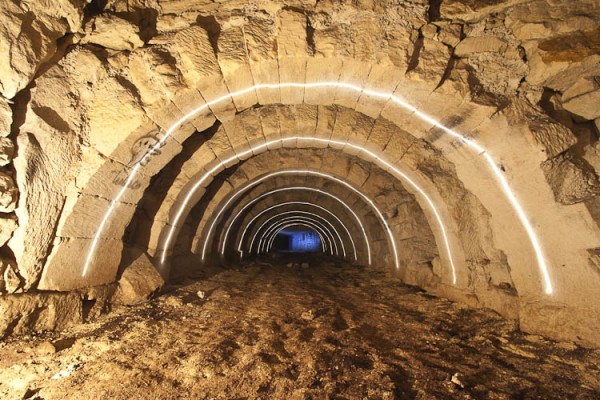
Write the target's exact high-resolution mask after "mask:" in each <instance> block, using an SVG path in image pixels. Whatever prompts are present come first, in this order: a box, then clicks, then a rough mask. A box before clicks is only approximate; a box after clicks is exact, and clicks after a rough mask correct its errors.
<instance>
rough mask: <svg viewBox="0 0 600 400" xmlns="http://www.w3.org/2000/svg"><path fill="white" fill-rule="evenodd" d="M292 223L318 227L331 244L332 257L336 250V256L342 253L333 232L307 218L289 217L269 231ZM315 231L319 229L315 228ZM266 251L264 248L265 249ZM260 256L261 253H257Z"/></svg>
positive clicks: (278, 222)
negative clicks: (310, 224) (303, 223)
mask: <svg viewBox="0 0 600 400" xmlns="http://www.w3.org/2000/svg"><path fill="white" fill-rule="evenodd" d="M292 222H305V223H312V224H314V225H315V226H318V227H319V229H320V232H321V233H322V234H323V236H324V237H325V238H326V239H327V241H328V243H329V249H330V250H331V251H330V252H331V255H333V252H334V250H335V255H339V254H340V252H339V250H338V247H337V244H336V243H335V239H334V238H333V235H332V233H331V232H329V231H326V230H325V228H324V227H323V226H322V225H320V224H319V223H318V222H317V221H315V220H312V219H310V218H307V217H289V218H284V219H283V220H281V221H277V222H276V223H275V224H273V225H272V226H271V227H269V229H271V228H273V230H272V231H270V232H273V231H274V230H277V229H278V228H279V227H280V226H281V225H284V224H287V223H292ZM313 229H317V228H313ZM263 249H264V247H263ZM257 254H260V251H259V252H258V253H257Z"/></svg>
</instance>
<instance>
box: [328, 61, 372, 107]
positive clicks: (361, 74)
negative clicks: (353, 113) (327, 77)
mask: <svg viewBox="0 0 600 400" xmlns="http://www.w3.org/2000/svg"><path fill="white" fill-rule="evenodd" d="M370 71H371V64H369V63H366V62H363V61H357V60H353V59H348V58H344V63H343V65H342V69H341V72H340V79H339V82H340V83H347V84H350V85H354V86H357V87H359V88H364V87H365V84H366V82H367V78H368V77H369V72H370ZM359 97H360V92H358V91H356V90H353V89H347V88H338V90H337V91H336V94H335V100H334V101H335V104H339V105H341V106H344V107H348V108H352V109H354V108H355V107H356V104H357V102H358V98H359Z"/></svg>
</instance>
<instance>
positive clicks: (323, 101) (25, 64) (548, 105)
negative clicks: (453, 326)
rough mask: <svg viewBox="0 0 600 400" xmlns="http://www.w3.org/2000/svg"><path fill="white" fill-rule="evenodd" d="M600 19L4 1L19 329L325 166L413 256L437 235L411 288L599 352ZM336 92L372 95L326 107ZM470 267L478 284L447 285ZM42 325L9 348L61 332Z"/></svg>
mask: <svg viewBox="0 0 600 400" xmlns="http://www.w3.org/2000/svg"><path fill="white" fill-rule="evenodd" d="M599 21H600V4H599V2H598V1H595V0H585V1H577V2H570V1H558V2H555V1H553V2H549V1H544V0H534V1H500V0H498V1H486V2H475V1H466V0H461V1H452V0H443V1H441V2H437V1H436V2H428V1H410V2H408V1H407V2H391V1H385V0H381V1H376V0H374V1H360V2H354V3H352V4H346V3H342V2H336V1H320V2H316V1H302V0H298V1H294V0H289V1H284V2H267V1H252V2H248V1H224V2H214V1H208V0H207V1H186V0H172V1H165V0H158V1H154V0H153V1H144V0H136V1H128V2H125V1H119V0H110V1H108V2H103V1H91V2H89V3H86V2H74V3H72V2H70V1H60V0H56V1H51V2H34V1H22V2H20V3H19V4H18V5H15V4H14V3H13V2H10V1H3V2H2V7H0V35H1V36H2V41H1V43H2V44H0V54H2V57H0V168H1V171H0V190H1V193H0V213H1V214H2V215H1V218H0V246H2V250H1V262H0V307H5V308H6V307H9V306H8V305H7V304H9V303H10V304H13V303H12V302H13V301H14V300H13V297H12V295H14V294H17V293H21V295H20V296H21V297H23V296H24V294H28V295H29V296H40V295H39V294H36V293H38V292H39V290H46V291H58V292H61V291H65V292H69V291H72V290H79V291H80V293H81V294H80V295H79V298H80V299H84V298H92V297H97V296H99V295H97V294H90V293H92V292H91V289H89V288H91V287H103V285H110V284H112V283H114V282H115V281H116V280H117V279H118V276H119V274H120V272H122V271H123V269H124V268H125V267H126V266H127V265H128V263H129V261H131V257H132V256H131V255H129V253H128V252H129V250H130V247H131V246H133V247H134V248H136V249H137V250H138V251H143V252H146V253H147V254H148V255H149V256H151V257H155V256H157V254H158V253H160V250H162V247H165V246H166V247H168V248H166V249H165V250H166V251H167V254H168V256H169V257H173V259H175V258H176V256H184V255H185V254H179V255H178V254H177V251H180V253H181V251H182V249H183V251H184V253H185V252H191V254H196V253H197V243H199V242H202V241H203V239H205V238H206V237H205V236H204V232H205V231H206V230H205V228H206V225H207V223H208V222H209V221H210V218H209V217H211V215H212V214H213V213H214V210H216V209H218V208H219V206H220V205H222V204H223V202H224V201H227V199H228V196H229V195H230V194H231V193H232V192H233V191H235V190H236V189H237V188H239V187H241V186H242V185H244V184H247V183H248V182H251V181H253V180H254V179H259V178H260V176H262V175H265V174H268V173H269V172H274V171H278V170H282V169H285V168H291V166H293V165H301V166H307V165H308V167H310V168H311V169H314V170H315V171H328V172H330V173H335V174H336V176H339V177H341V179H343V180H345V181H348V182H351V183H352V185H354V186H355V187H358V188H361V189H364V191H365V192H366V193H368V194H369V195H370V196H372V197H374V199H375V200H374V201H375V203H377V204H379V205H380V206H381V208H382V209H385V210H386V211H385V214H386V217H388V218H389V219H388V220H387V222H386V223H387V224H389V225H390V226H391V227H392V228H393V229H392V230H393V231H394V232H395V233H396V234H397V235H398V237H401V238H402V237H404V236H402V235H403V233H402V232H403V229H405V227H406V226H417V225H420V224H422V223H424V222H426V224H427V226H426V229H421V227H419V229H417V231H418V232H419V234H418V235H412V233H411V234H408V233H406V232H405V233H406V237H410V238H415V239H414V240H413V239H411V240H413V243H412V244H410V245H409V244H408V243H407V248H414V251H413V250H411V251H409V252H408V253H407V256H406V258H405V259H404V260H405V261H406V265H405V266H404V267H405V268H404V269H402V271H401V272H400V273H402V274H404V275H403V276H404V277H405V279H406V280H407V281H409V282H411V283H417V284H420V285H422V286H425V287H427V288H428V289H429V290H431V291H433V292H435V293H438V294H441V295H444V296H447V297H450V298H453V299H458V300H461V301H466V302H470V303H472V304H477V305H483V306H488V307H492V308H494V309H496V310H498V311H499V312H501V313H503V314H505V315H509V316H511V317H514V318H518V319H519V320H520V321H521V326H522V327H523V329H525V330H527V331H531V332H537V333H543V334H547V335H550V336H552V337H557V338H563V339H565V338H566V339H571V340H578V341H581V342H582V343H587V344H596V345H597V344H598V343H600V338H599V337H598V334H597V332H598V321H599V320H600V318H598V311H597V309H598V307H597V305H598V304H590V302H594V301H596V299H599V298H600V270H599V267H598V265H600V261H599V259H598V257H599V255H600V251H599V250H598V249H600V230H599V229H598V225H597V223H598V221H600V206H599V205H598V204H600V203H598V200H597V198H598V196H597V194H598V192H599V187H600V186H599V182H598V171H599V168H600V161H599V160H600V156H598V151H599V150H598V146H599V145H598V143H599V142H598V135H599V129H600V128H599V127H600V109H599V108H598V106H597V103H598V100H599V97H600V83H599V81H598V76H600V62H599V61H600V43H599V41H598V37H600V35H599V33H600V30H599V29H600V28H599ZM324 81H328V82H333V83H343V84H350V85H353V87H355V88H358V90H355V89H352V88H348V87H344V86H340V85H337V86H336V85H329V86H321V87H314V86H312V87H311V86H310V85H311V84H313V83H316V82H324ZM280 82H281V83H290V82H294V83H298V84H301V85H296V86H282V87H279V86H277V84H278V83H280ZM265 83H268V84H275V86H272V87H264V86H262V87H256V88H255V87H254V85H257V84H265ZM304 84H308V85H309V86H306V85H304ZM363 89H367V90H371V91H374V92H368V91H364V90H363ZM236 91H244V92H241V93H237V94H236ZM232 94H234V95H232ZM379 94H383V95H381V96H380V95H379ZM390 94H394V96H396V97H395V98H396V99H400V100H401V101H403V102H405V103H408V106H407V105H406V104H405V103H402V104H400V103H399V102H398V101H395V100H394V99H392V98H390ZM217 99H220V101H218V102H216V101H215V100H217ZM403 104H404V105H403ZM203 105H204V106H205V107H204V109H202V110H200V111H199V112H198V113H196V114H194V115H191V116H190V117H189V118H184V117H185V116H186V114H188V113H189V112H191V111H193V110H195V109H197V108H198V107H202V106H203ZM422 113H425V114H427V116H431V117H433V119H434V120H436V121H439V123H440V124H439V125H438V124H437V123H436V122H435V121H433V120H432V119H428V118H427V116H425V117H423V115H422ZM177 121H180V122H181V123H180V124H176V123H177ZM442 127H443V129H442ZM447 128H451V129H452V130H453V131H454V132H457V133H460V134H462V135H464V136H465V137H467V138H470V139H473V140H476V141H477V143H478V144H479V145H480V146H481V148H482V149H485V152H477V151H473V148H472V147H471V146H470V145H469V143H468V142H465V141H464V140H459V139H457V137H456V136H452V134H450V133H449V132H448V130H447ZM302 137H304V138H306V139H304V140H303V139H294V141H293V143H292V141H289V140H288V141H285V140H287V139H286V138H302ZM310 138H315V139H318V140H312V141H311V140H310ZM284 139H285V140H284ZM265 143H271V144H269V145H268V146H266V145H265V146H264V147H263V148H260V146H261V144H265ZM280 147H284V148H285V149H278V148H280ZM258 148H260V150H257V149H258ZM324 148H327V149H324ZM361 148H363V149H365V150H368V151H361V150H360V149H361ZM282 155H284V156H285V157H282ZM488 156H489V157H490V158H489V160H492V161H489V160H488V158H486V157H488ZM280 158H281V159H285V160H287V161H288V164H287V165H286V164H281V163H277V160H278V159H280ZM327 160H330V161H327ZM331 160H334V161H331ZM343 160H346V161H343ZM327 162H330V164H329V165H327ZM490 162H492V164H493V165H495V167H494V168H492V167H491V166H490ZM294 163H295V164H294ZM315 163H319V164H320V165H319V166H318V167H317V166H314V164H315ZM231 168H233V169H235V172H232V171H231ZM132 173H133V175H132ZM207 173H208V174H207ZM223 174H225V175H223ZM227 174H229V175H227ZM386 174H387V175H386ZM499 175H500V177H499ZM205 176H206V179H205V180H204V181H202V182H200V183H198V179H204V178H203V177H205ZM366 176H367V177H366ZM365 177H366V178H365ZM294 179H296V178H294ZM503 179H504V181H505V182H506V185H508V186H509V187H510V190H511V193H512V194H513V195H514V199H515V201H516V202H517V203H518V204H519V206H520V207H521V211H522V213H523V215H524V216H525V217H523V216H522V215H520V214H519V210H518V209H517V208H515V206H514V202H512V201H513V200H511V197H510V194H509V195H507V192H506V187H505V186H503V183H502V182H503V181H502V180H503ZM219 182H220V183H219ZM291 182H292V180H289V181H285V180H283V181H282V180H279V181H278V180H274V181H272V182H271V183H270V184H271V185H273V186H272V188H275V187H277V186H278V185H279V186H283V187H285V185H289V184H291ZM305 182H308V185H311V186H313V187H318V186H323V185H324V183H323V182H320V181H318V180H313V181H311V180H309V179H305ZM411 182H413V183H415V184H416V186H413V185H412V184H411ZM197 183H198V185H200V186H199V187H200V189H198V190H196V191H194V192H193V196H192V195H191V194H190V193H192V191H191V189H193V188H194V186H195V185H196V184H197ZM217 183H219V184H217ZM386 185H391V186H386ZM269 187H270V186H268V185H265V186H264V189H265V190H266V189H267V188H269ZM331 189H332V190H334V191H335V190H341V189H335V185H333V186H332V187H331ZM421 189H422V190H423V191H422V192H421V191H420V190H421ZM261 190H262V189H261ZM341 192H343V191H341ZM392 193H397V194H399V193H401V194H402V195H401V196H400V195H393V194H392ZM188 194H190V196H192V197H193V198H190V199H189V200H190V201H184V200H186V196H188ZM254 195H256V196H258V195H259V194H258V192H257V193H255V194H254ZM345 195H346V196H352V195H350V194H348V193H346V194H345ZM398 196H400V197H401V198H403V199H404V198H405V199H409V201H408V200H407V202H406V203H402V201H403V200H400V197H398ZM248 199H249V198H248ZM283 199H284V198H283V197H282V198H281V200H283ZM272 201H274V200H272ZM320 201H321V202H323V204H327V205H329V204H328V203H327V202H326V201H325V200H323V199H321V200H320ZM183 203H185V204H184V205H183V207H184V209H185V210H184V211H183V212H182V215H183V217H181V218H179V219H177V218H176V217H177V214H178V213H179V210H180V209H181V207H180V206H182V204H183ZM353 204H355V207H356V209H357V210H363V211H364V212H365V218H366V215H367V214H368V213H367V211H366V208H367V207H366V205H365V204H364V202H363V203H361V201H360V200H358V199H357V200H356V201H355V202H354V203H353ZM361 204H362V205H361ZM405 204H406V205H405ZM432 204H433V208H432ZM242 205H243V203H240V204H239V205H237V207H238V209H239V208H240V207H242ZM267 205H269V203H263V204H262V205H259V207H263V209H264V207H266V206H267ZM400 205H402V207H404V208H402V207H400ZM231 210H235V207H234V208H232V209H231ZM394 210H396V211H397V215H395V214H394ZM255 212H258V209H257V210H255ZM250 215H252V214H250ZM140 216H141V217H140ZM144 217H145V219H146V220H147V221H146V222H143V221H142V220H143V219H144ZM411 218H412V219H411ZM372 219H373V222H372V223H371V228H370V230H371V233H372V235H375V236H374V237H377V238H379V239H380V240H381V243H380V244H376V245H375V247H376V248H377V249H378V252H377V253H378V255H381V257H380V258H379V259H378V260H379V261H380V263H381V265H386V266H389V265H390V264H389V263H390V251H391V248H392V247H391V244H390V243H389V240H387V239H385V240H384V239H383V237H384V236H382V235H381V233H382V232H384V230H382V229H384V228H385V226H384V225H385V224H383V225H382V223H381V222H377V221H376V218H372ZM524 219H525V220H526V221H528V222H529V224H530V225H531V228H532V229H533V231H534V232H535V235H536V237H537V239H538V240H539V244H540V249H541V251H539V252H536V251H535V248H534V247H535V246H533V245H534V243H533V242H532V241H531V234H530V233H529V232H528V231H527V226H525V225H524V224H523V220H524ZM132 221H134V223H133V224H131V222H132ZM227 221H228V220H227V218H224V219H223V223H224V224H225V225H224V226H226V223H227ZM241 221H242V222H240V224H242V223H243V222H244V221H249V219H244V218H242V219H241ZM410 221H412V222H410ZM416 221H419V223H417V222H416ZM439 221H443V224H444V225H440V223H439ZM172 224H175V226H176V228H177V229H176V230H175V231H176V232H177V233H179V235H174V236H173V237H174V239H172V244H171V243H168V244H167V245H166V244H165V242H166V236H165V235H167V234H168V232H169V230H168V229H169V226H170V225H172ZM349 225H350V224H349ZM382 227H383V228H382ZM352 229H353V232H355V231H356V229H357V228H356V226H354V227H353V228H352ZM409 230H410V229H409ZM236 233H237V232H236ZM413 233H414V232H413ZM222 234H223V232H218V233H217V237H221V236H219V235H222ZM377 235H379V236H377ZM411 235H412V236H411ZM417 238H418V239H417ZM124 239H125V240H124ZM434 242H435V246H433V243H434ZM124 243H127V244H128V245H127V246H124ZM218 243H220V242H218V241H217V242H216V245H215V246H217V245H218ZM402 243H403V239H398V240H396V241H395V244H398V245H400V244H402ZM184 244H185V245H184ZM430 245H431V246H430ZM161 246H162V247H161ZM173 246H174V247H173ZM182 246H183V247H182ZM377 246H379V247H377ZM411 246H412V247H411ZM532 246H533V247H532ZM448 249H451V251H450V252H449V251H448ZM195 252H196V253H195ZM419 254H421V256H419V257H420V258H419V257H416V256H417V255H419ZM540 254H541V256H540ZM412 256H415V258H414V259H413V258H411V257H412ZM540 257H541V258H542V259H543V260H545V261H546V264H547V269H548V272H549V277H550V280H551V283H552V293H545V292H547V291H548V284H547V282H545V281H544V277H543V276H542V275H543V274H542V273H541V271H540V267H541V266H540ZM407 260H413V261H415V260H419V261H420V262H428V263H430V264H431V271H430V272H431V273H429V272H428V274H429V275H427V274H426V275H427V276H425V275H422V274H421V272H420V271H421V270H419V269H418V268H419V267H418V265H421V264H422V263H421V264H419V263H418V262H416V261H415V262H411V261H407ZM154 261H155V262H158V261H157V260H156V258H155V259H154ZM171 261H173V260H170V261H169V262H171ZM450 264H454V268H455V269H456V273H457V280H456V282H457V283H453V282H449V281H448V277H447V276H446V277H444V276H441V277H440V282H441V284H440V282H437V281H435V279H433V280H432V279H430V278H431V276H433V275H435V272H436V271H440V270H441V271H448V270H449V268H450ZM157 267H158V266H157ZM158 268H159V269H160V267H158ZM431 274H433V275H431ZM430 275H431V276H430ZM100 292H102V291H100ZM102 293H104V292H102ZM64 295H65V296H67V295H68V294H64ZM57 296H59V297H60V296H61V295H60V294H58V295H57ZM86 296H87V297H86ZM42 297H43V295H42ZM15 298H16V297H15ZM23 298H25V297H23ZM9 299H10V300H9ZM48 299H50V297H48ZM48 301H50V300H48ZM42 303H43V302H42ZM42 303H40V302H38V303H36V304H38V305H37V306H35V307H33V306H32V307H33V308H31V307H30V308H31V310H33V309H35V308H36V307H37V309H39V308H40V307H42V308H43V307H46V305H41V306H40V305H39V304H42ZM30 304H33V303H31V302H30ZM69 304H71V303H69ZM10 307H13V306H10ZM31 310H30V311H22V312H20V313H17V314H18V315H17V316H15V317H11V320H10V321H8V320H7V321H6V322H3V323H4V325H0V332H5V331H7V328H6V327H8V326H14V324H15V318H16V320H18V321H25V322H22V324H24V326H25V325H27V324H29V325H30V326H38V325H40V326H41V325H43V326H50V325H52V324H51V323H49V324H38V325H36V324H35V319H36V318H35V315H36V313H34V312H33V311H31ZM65 312H67V311H65ZM7 315H8V314H7ZM11 315H13V314H11ZM15 315H16V314H15ZM26 315H30V317H27V318H29V319H30V320H31V321H29V320H27V318H26V317H25V316H26ZM31 315H34V316H33V317H31ZM74 319H75V320H79V319H81V318H80V317H75V318H74ZM27 321H29V322H27ZM64 321H71V319H69V318H65V319H64ZM59 325H60V324H59ZM3 326H4V327H3ZM24 329H25V328H24Z"/></svg>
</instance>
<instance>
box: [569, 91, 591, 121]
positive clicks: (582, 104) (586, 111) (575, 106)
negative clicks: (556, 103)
mask: <svg viewBox="0 0 600 400" xmlns="http://www.w3.org/2000/svg"><path fill="white" fill-rule="evenodd" d="M598 104H600V90H595V91H593V92H588V93H585V94H582V95H580V96H577V97H574V98H572V99H570V100H568V101H566V102H563V107H564V108H565V110H567V111H570V112H572V113H573V114H575V115H578V116H580V117H582V118H585V119H589V120H594V119H596V118H600V107H599V106H598Z"/></svg>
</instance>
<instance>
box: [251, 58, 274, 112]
mask: <svg viewBox="0 0 600 400" xmlns="http://www.w3.org/2000/svg"><path fill="white" fill-rule="evenodd" d="M249 64H250V72H251V73H252V77H253V80H254V84H256V85H260V84H269V85H273V84H274V85H279V82H280V78H279V62H278V61H277V60H258V61H252V59H251V60H250V62H249ZM256 97H257V99H258V103H259V104H262V105H268V104H279V103H281V90H280V89H279V86H276V87H272V88H271V87H269V88H257V89H256Z"/></svg>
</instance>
